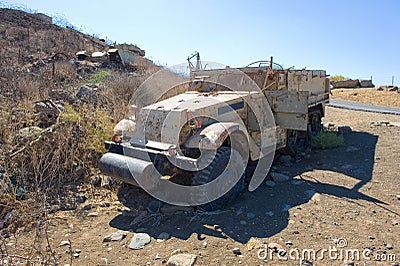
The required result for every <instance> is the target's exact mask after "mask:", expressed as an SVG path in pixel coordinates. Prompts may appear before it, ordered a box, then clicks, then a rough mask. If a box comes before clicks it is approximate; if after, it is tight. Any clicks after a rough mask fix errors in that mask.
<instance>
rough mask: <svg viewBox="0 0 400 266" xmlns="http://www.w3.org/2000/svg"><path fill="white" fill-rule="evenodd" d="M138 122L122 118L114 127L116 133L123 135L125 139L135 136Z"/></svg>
mask: <svg viewBox="0 0 400 266" xmlns="http://www.w3.org/2000/svg"><path fill="white" fill-rule="evenodd" d="M135 127H136V123H135V122H133V121H132V120H130V119H122V120H121V121H119V122H118V124H116V125H115V127H114V135H118V136H122V138H123V139H130V138H132V137H133V131H134V130H135Z"/></svg>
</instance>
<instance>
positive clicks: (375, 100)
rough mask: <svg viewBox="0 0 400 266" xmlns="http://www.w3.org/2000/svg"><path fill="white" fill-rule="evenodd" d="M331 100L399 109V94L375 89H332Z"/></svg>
mask: <svg viewBox="0 0 400 266" xmlns="http://www.w3.org/2000/svg"><path fill="white" fill-rule="evenodd" d="M331 98H332V99H337V100H345V101H353V102H360V103H367V104H373V105H381V106H389V107H397V108H400V93H397V92H396V91H377V90H376V89H375V88H360V89H334V90H332V95H331Z"/></svg>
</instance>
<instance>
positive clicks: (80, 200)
mask: <svg viewBox="0 0 400 266" xmlns="http://www.w3.org/2000/svg"><path fill="white" fill-rule="evenodd" d="M86 200H87V197H86V196H85V194H82V193H81V194H75V201H76V202H77V203H84V202H85V201H86Z"/></svg>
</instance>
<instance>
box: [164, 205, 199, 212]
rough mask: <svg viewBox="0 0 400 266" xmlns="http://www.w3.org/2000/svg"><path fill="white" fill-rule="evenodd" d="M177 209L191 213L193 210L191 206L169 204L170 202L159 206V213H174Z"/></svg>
mask: <svg viewBox="0 0 400 266" xmlns="http://www.w3.org/2000/svg"><path fill="white" fill-rule="evenodd" d="M177 211H183V212H186V213H192V212H193V211H194V210H193V207H187V206H177V205H171V204H165V205H163V206H162V207H161V213H163V214H174V213H176V212H177Z"/></svg>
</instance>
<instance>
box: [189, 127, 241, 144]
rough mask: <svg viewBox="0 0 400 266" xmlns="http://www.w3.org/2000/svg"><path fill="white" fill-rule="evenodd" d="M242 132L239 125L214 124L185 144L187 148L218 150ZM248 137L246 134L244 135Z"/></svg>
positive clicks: (197, 133) (198, 132) (200, 131)
mask: <svg viewBox="0 0 400 266" xmlns="http://www.w3.org/2000/svg"><path fill="white" fill-rule="evenodd" d="M237 131H241V130H240V126H239V124H238V123H228V122H221V123H214V124H211V125H209V126H207V127H205V128H203V129H202V130H199V131H197V132H196V134H194V135H193V136H191V137H189V139H188V140H187V141H186V142H185V144H184V147H185V148H199V149H205V150H216V149H218V148H220V147H221V146H222V144H223V143H224V142H225V140H226V139H227V138H228V136H229V135H231V134H232V133H233V132H237ZM243 134H244V135H246V134H245V133H243Z"/></svg>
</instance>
